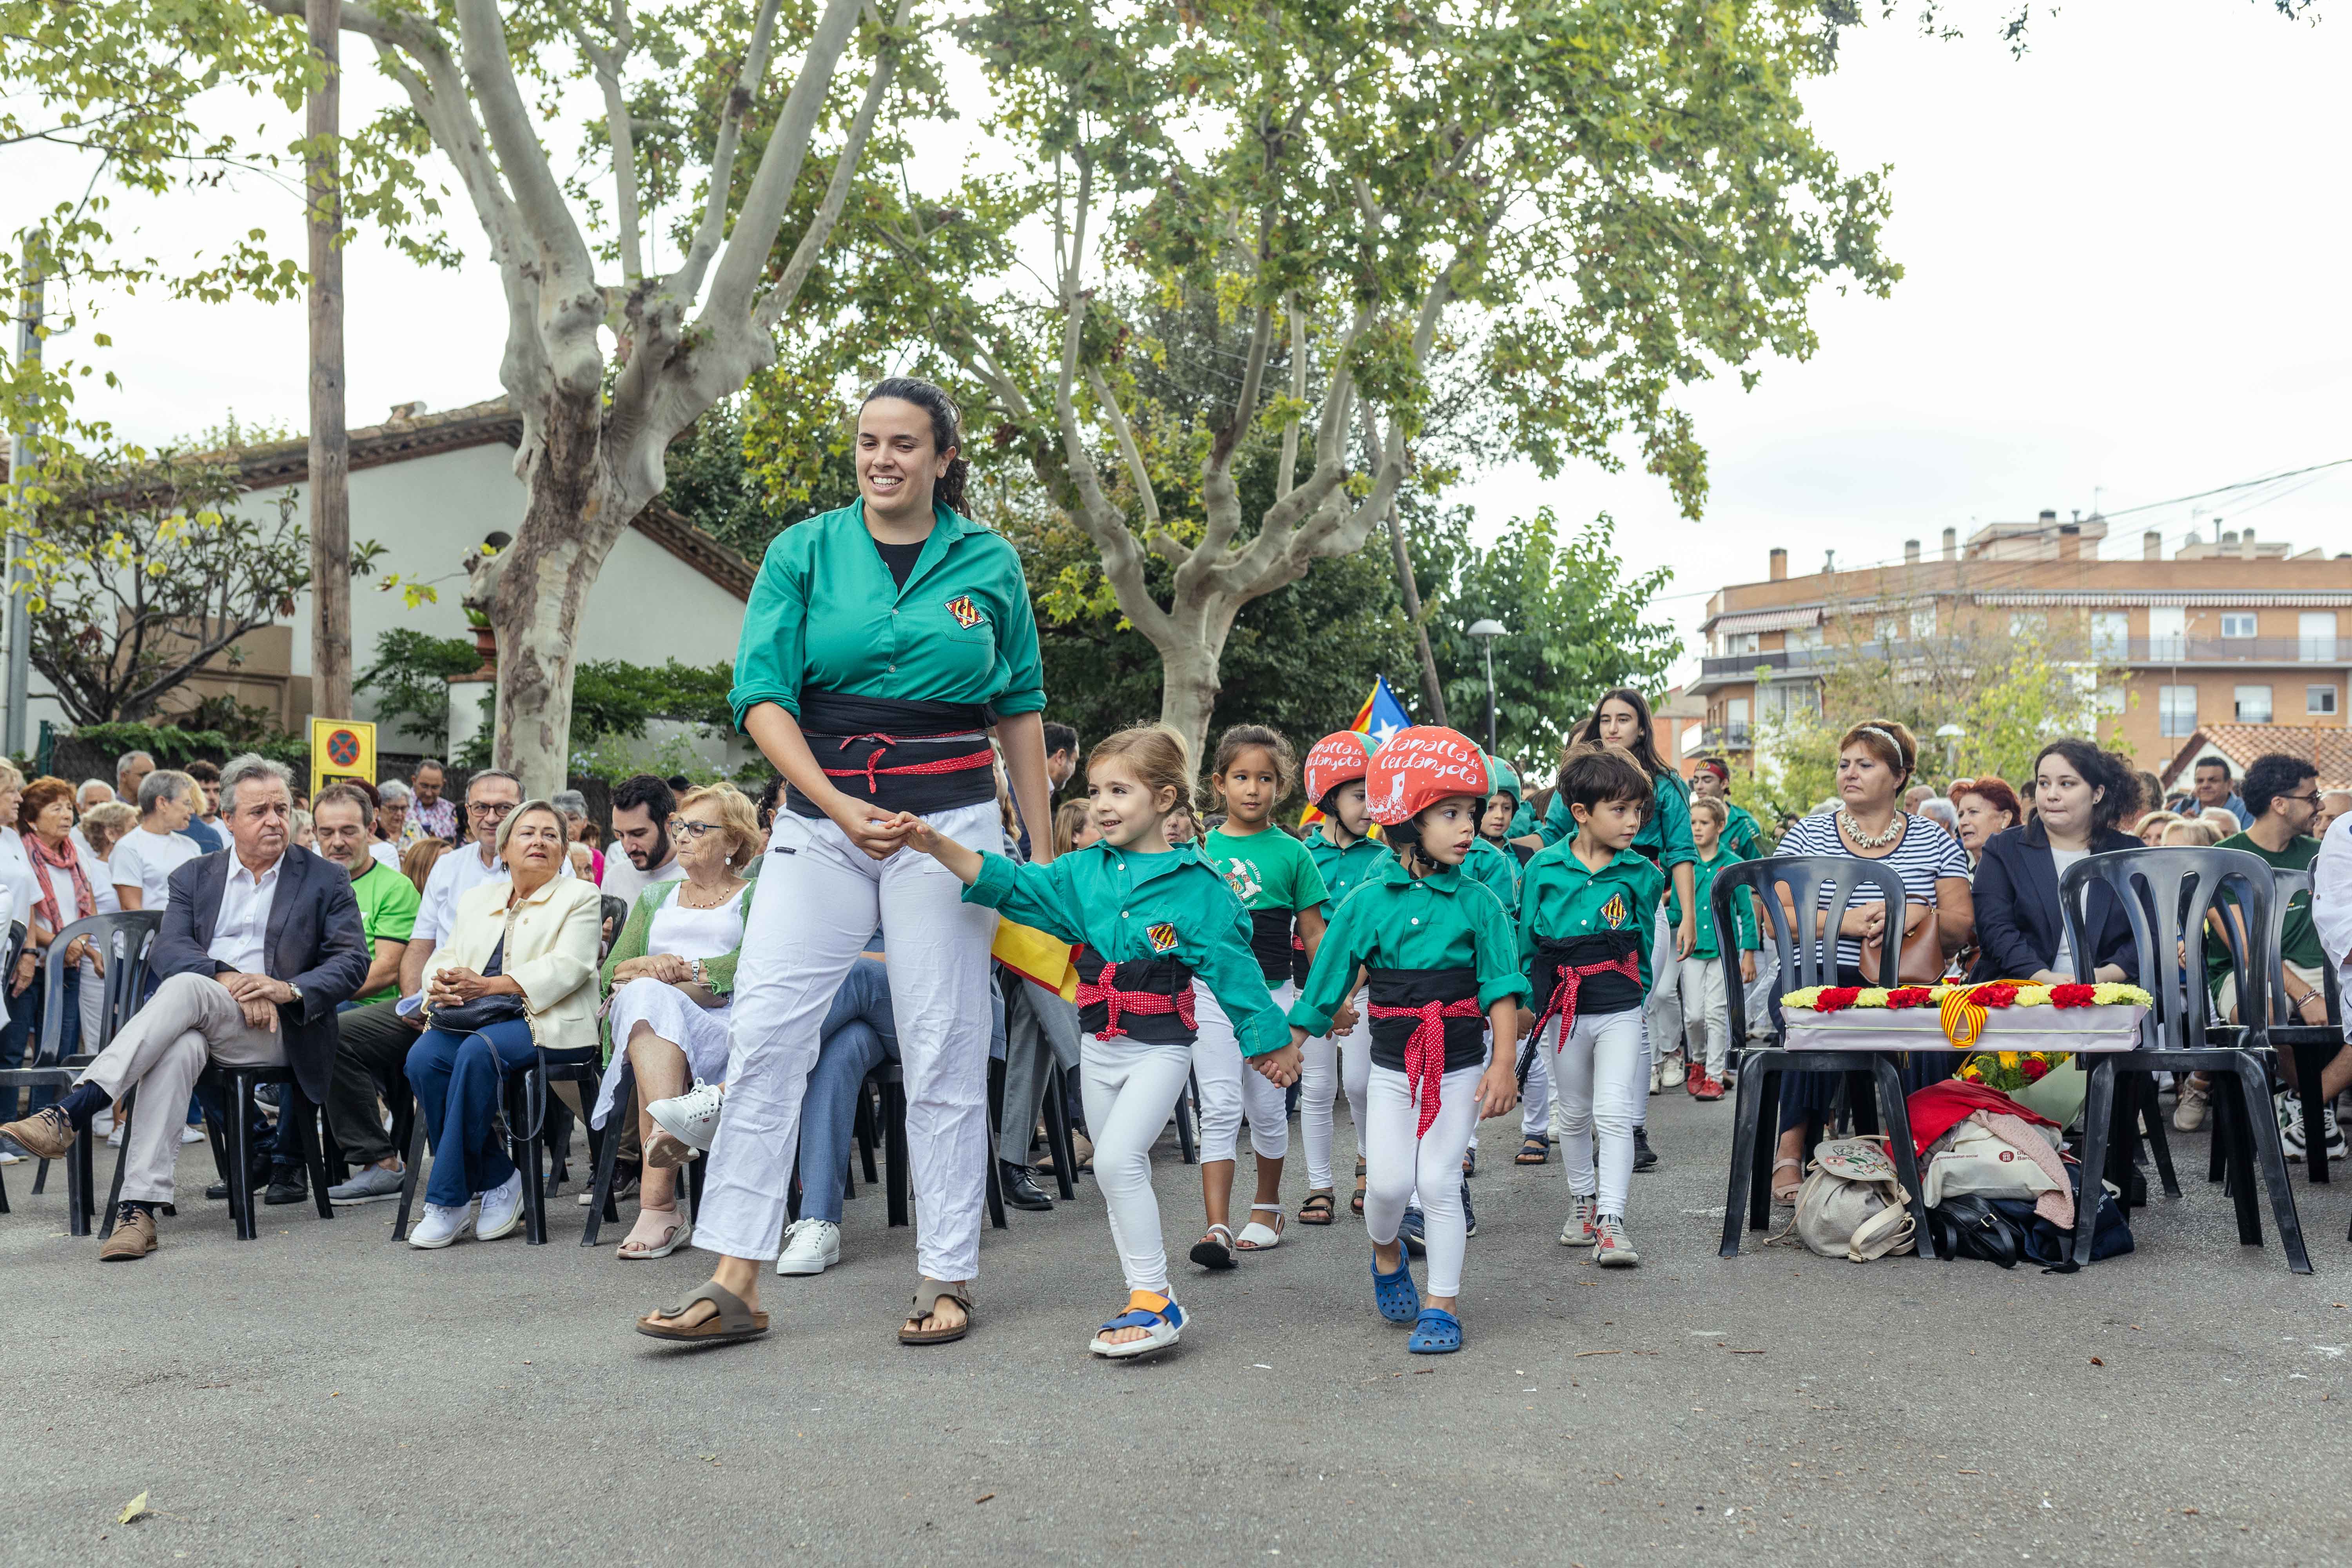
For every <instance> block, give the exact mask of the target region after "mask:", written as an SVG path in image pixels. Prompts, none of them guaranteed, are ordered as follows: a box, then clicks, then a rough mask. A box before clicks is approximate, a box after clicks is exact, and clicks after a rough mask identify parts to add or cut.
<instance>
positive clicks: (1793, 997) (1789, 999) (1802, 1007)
mask: <svg viewBox="0 0 2352 1568" xmlns="http://www.w3.org/2000/svg"><path fill="white" fill-rule="evenodd" d="M1821 999H1822V987H1820V986H1818V985H1808V986H1806V987H1805V988H1804V989H1803V990H1802V991H1791V992H1790V993H1789V994H1787V995H1785V996H1783V997H1781V998H1780V1005H1781V1006H1782V1007H1783V1008H1784V1009H1785V1008H1791V1007H1793V1008H1796V1009H1798V1010H1799V1011H1801V1012H1806V1013H1810V1012H1811V1011H1813V1006H1814V1004H1816V1003H1818V1002H1819V1001H1820V1000H1821Z"/></svg>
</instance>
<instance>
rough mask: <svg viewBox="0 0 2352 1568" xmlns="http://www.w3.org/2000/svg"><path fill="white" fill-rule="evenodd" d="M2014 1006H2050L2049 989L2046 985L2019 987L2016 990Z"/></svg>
mask: <svg viewBox="0 0 2352 1568" xmlns="http://www.w3.org/2000/svg"><path fill="white" fill-rule="evenodd" d="M2016 1005H2018V1006H2020V1007H2047V1006H2048V1005H2050V987H2048V986H2047V985H2021V986H2019V987H2018V988H2017V1003H2016Z"/></svg>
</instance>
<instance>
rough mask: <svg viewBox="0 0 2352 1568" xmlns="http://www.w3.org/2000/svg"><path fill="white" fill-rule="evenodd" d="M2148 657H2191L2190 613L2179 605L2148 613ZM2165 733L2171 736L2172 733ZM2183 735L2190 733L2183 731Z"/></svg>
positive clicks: (2167, 606) (2160, 606) (2152, 608)
mask: <svg viewBox="0 0 2352 1568" xmlns="http://www.w3.org/2000/svg"><path fill="white" fill-rule="evenodd" d="M2147 657H2148V658H2153V659H2169V658H2188V657H2189V612H2188V611H2187V610H2184V609H2182V608H2181V607H2180V606H2179V605H2154V606H2152V607H2151V608H2150V609H2149V610H2148V612H2147ZM2165 733H2167V734H2170V733H2171V731H2165ZM2181 733H2182V734H2184V735H2185V734H2187V733H2189V731H2186V730H2183V731H2181Z"/></svg>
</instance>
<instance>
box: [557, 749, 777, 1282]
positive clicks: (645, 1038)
mask: <svg viewBox="0 0 2352 1568" xmlns="http://www.w3.org/2000/svg"><path fill="white" fill-rule="evenodd" d="M669 835H670V838H671V841H672V842H673V843H674V844H675V845H676V846H677V863H678V866H679V867H680V868H682V869H683V870H684V872H685V875H684V876H682V877H677V878H673V879H670V880H668V881H664V882H656V883H655V884H654V885H653V886H652V887H650V888H647V889H646V890H645V891H644V892H642V893H639V894H638V895H637V901H636V905H635V908H634V909H632V910H630V911H629V919H628V923H627V924H626V925H625V926H623V927H622V928H621V933H620V935H618V936H617V937H615V938H614V940H613V950H612V952H609V953H607V954H605V956H604V994H605V995H606V997H607V998H608V1000H607V1002H606V1015H605V1025H606V1032H605V1037H604V1053H605V1065H604V1085H603V1087H602V1088H601V1089H599V1091H598V1093H597V1097H596V1109H595V1111H594V1112H593V1114H592V1115H591V1116H590V1117H589V1119H588V1121H589V1125H590V1126H592V1127H602V1126H604V1123H605V1120H606V1119H607V1118H608V1117H610V1116H611V1115H612V1114H613V1112H614V1110H615V1109H616V1107H617V1104H618V1101H619V1098H620V1088H621V1074H622V1072H623V1070H624V1068H627V1069H628V1070H630V1071H632V1072H634V1073H635V1078H636V1102H637V1105H638V1107H639V1108H640V1109H639V1110H638V1112H637V1117H638V1121H637V1136H638V1141H639V1143H640V1145H641V1146H642V1147H643V1149H644V1150H645V1163H644V1169H643V1173H642V1175H641V1176H640V1178H639V1183H638V1187H637V1222H636V1224H635V1226H634V1227H632V1228H631V1230H630V1231H629V1234H628V1236H627V1237H626V1238H625V1240H623V1241H622V1243H621V1248H620V1252H619V1256H620V1258H622V1259H623V1260H625V1261H627V1262H635V1261H638V1260H639V1259H645V1258H667V1257H668V1256H669V1255H670V1254H671V1253H672V1252H675V1251H676V1250H677V1248H678V1247H681V1246H683V1245H685V1243H686V1241H687V1239H688V1237H690V1236H691V1235H692V1227H691V1226H688V1225H687V1224H686V1223H685V1221H684V1220H683V1219H681V1218H680V1217H679V1215H678V1212H677V1171H678V1167H679V1166H680V1165H681V1164H683V1163H685V1162H686V1161H687V1160H689V1159H691V1158H693V1152H692V1151H691V1150H690V1149H689V1148H688V1145H687V1144H685V1143H684V1142H681V1141H680V1140H679V1139H678V1138H677V1137H676V1136H675V1135H674V1134H672V1133H670V1132H669V1131H667V1130H666V1129H663V1128H660V1127H658V1126H657V1125H656V1122H655V1120H654V1117H653V1114H652V1110H651V1108H652V1107H653V1106H654V1105H655V1104H656V1102H658V1101H663V1100H670V1099H671V1097H672V1096H676V1095H682V1094H684V1093H685V1092H686V1090H687V1089H688V1085H690V1084H704V1083H708V1084H713V1085H716V1084H718V1083H719V1082H720V1081H722V1080H723V1079H725V1078H726V1076H727V1008H728V1003H729V1000H730V997H731V996H732V995H733V994H734V990H735V966H736V963H737V961H738V959H739V957H740V954H741V952H742V948H743V923H744V921H746V920H747V919H748V918H749V917H750V915H751V881H750V880H749V879H747V878H745V877H744V876H743V875H742V874H741V873H742V868H744V867H745V866H746V865H748V864H750V863H751V859H752V858H753V857H754V856H756V855H758V854H759V852H760V829H759V824H758V822H757V820H756V819H755V818H754V817H753V816H752V813H751V801H750V800H749V799H748V798H746V797H745V796H744V795H743V794H742V792H741V791H740V790H738V789H736V788H735V786H734V785H732V784H716V785H713V786H711V787H710V788H708V789H696V790H688V792H687V794H686V797H685V798H684V799H682V800H680V801H679V802H678V803H677V815H676V816H672V817H671V818H670V819H669Z"/></svg>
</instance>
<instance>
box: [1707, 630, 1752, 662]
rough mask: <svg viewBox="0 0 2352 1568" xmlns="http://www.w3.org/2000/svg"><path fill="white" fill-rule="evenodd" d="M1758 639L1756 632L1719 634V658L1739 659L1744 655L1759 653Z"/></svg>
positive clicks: (1716, 637)
mask: <svg viewBox="0 0 2352 1568" xmlns="http://www.w3.org/2000/svg"><path fill="white" fill-rule="evenodd" d="M1756 638H1757V634H1756V633H1754V632H1717V634H1716V636H1715V641H1716V647H1717V658H1738V657H1739V656H1740V655H1742V654H1748V653H1754V652H1756V651H1757V642H1756Z"/></svg>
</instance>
